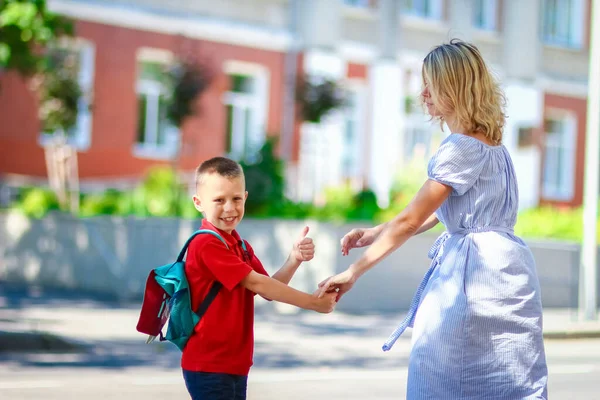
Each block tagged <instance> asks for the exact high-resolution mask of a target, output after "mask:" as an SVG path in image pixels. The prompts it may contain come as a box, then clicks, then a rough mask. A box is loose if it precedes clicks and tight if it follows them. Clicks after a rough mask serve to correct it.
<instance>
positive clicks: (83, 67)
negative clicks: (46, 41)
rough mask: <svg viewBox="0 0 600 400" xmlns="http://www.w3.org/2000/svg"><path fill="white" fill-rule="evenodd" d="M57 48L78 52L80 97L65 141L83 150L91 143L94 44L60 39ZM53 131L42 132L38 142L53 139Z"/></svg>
mask: <svg viewBox="0 0 600 400" xmlns="http://www.w3.org/2000/svg"><path fill="white" fill-rule="evenodd" d="M58 46H59V48H61V49H66V50H69V51H76V52H78V53H79V66H80V68H79V73H78V76H77V83H79V88H80V89H81V93H82V95H81V97H79V102H78V106H77V121H76V123H75V127H74V128H73V132H72V134H71V135H68V137H67V143H68V144H70V145H71V146H73V147H74V148H75V149H76V150H77V151H80V152H84V151H86V150H88V149H89V148H90V146H91V144H92V110H91V104H92V98H93V93H94V73H95V57H96V46H95V45H94V43H93V42H91V41H89V40H86V39H82V38H67V39H62V40H61V41H59V43H58ZM54 134H55V133H54V132H52V133H51V132H42V133H41V134H40V136H39V140H38V142H39V144H40V145H41V146H46V145H48V144H50V143H52V142H53V140H54V139H55V136H54Z"/></svg>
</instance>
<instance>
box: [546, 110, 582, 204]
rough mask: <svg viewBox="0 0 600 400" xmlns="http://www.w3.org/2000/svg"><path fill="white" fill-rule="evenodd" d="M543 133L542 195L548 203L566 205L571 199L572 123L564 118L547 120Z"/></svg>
mask: <svg viewBox="0 0 600 400" xmlns="http://www.w3.org/2000/svg"><path fill="white" fill-rule="evenodd" d="M544 130H545V133H546V135H545V149H544V156H545V158H544V171H543V173H544V179H543V186H542V195H543V197H544V198H546V199H549V200H562V201H569V200H571V199H572V198H573V181H574V177H575V150H576V148H575V139H576V138H575V136H576V120H575V118H574V117H572V116H568V115H567V116H561V117H558V118H548V119H546V120H545V121H544Z"/></svg>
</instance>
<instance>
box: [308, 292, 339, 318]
mask: <svg viewBox="0 0 600 400" xmlns="http://www.w3.org/2000/svg"><path fill="white" fill-rule="evenodd" d="M337 297H338V295H337V293H336V292H330V293H325V294H324V295H319V290H317V291H316V292H314V293H313V303H314V307H313V310H314V311H317V312H320V313H323V314H328V313H330V312H332V311H333V310H334V309H335V305H336V303H337Z"/></svg>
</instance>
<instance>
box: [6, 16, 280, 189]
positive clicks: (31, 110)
mask: <svg viewBox="0 0 600 400" xmlns="http://www.w3.org/2000/svg"><path fill="white" fill-rule="evenodd" d="M76 32H77V36H79V37H82V38H84V39H87V40H89V41H91V42H93V43H94V45H95V48H96V51H95V71H94V97H93V111H92V115H93V127H92V139H91V147H90V148H89V149H88V150H87V151H85V152H82V153H80V154H79V174H80V177H81V178H82V179H85V178H102V177H120V176H123V177H125V176H139V175H140V174H142V173H143V172H144V171H145V170H146V168H148V167H149V166H151V165H153V164H157V163H161V162H160V161H157V160H150V159H141V158H137V157H135V156H134V155H133V154H132V149H133V146H134V143H135V140H136V132H137V126H136V124H137V102H136V93H135V82H136V78H137V76H136V52H137V49H138V48H140V47H151V48H159V49H165V50H170V51H172V52H173V53H175V54H177V53H178V52H179V50H180V49H182V47H183V48H185V49H193V50H194V51H198V52H199V53H200V54H202V55H206V56H208V57H209V58H210V59H211V60H212V62H213V63H214V65H215V68H216V70H217V71H219V72H220V75H219V76H218V77H217V79H216V80H215V82H214V84H213V85H212V87H211V88H210V89H209V90H208V91H207V93H205V95H204V96H203V97H202V99H201V100H200V102H201V105H202V110H203V114H202V116H200V117H194V118H190V119H189V120H188V121H187V122H186V123H185V124H184V127H183V131H184V132H183V142H184V148H183V154H182V157H181V163H180V165H181V168H182V169H186V170H190V169H193V168H194V167H195V166H196V165H197V164H198V163H199V162H201V161H202V160H203V159H205V158H208V157H212V156H215V155H219V154H222V153H223V151H224V146H225V129H226V121H225V108H224V107H223V105H222V102H221V94H222V93H223V91H225V90H227V80H226V77H225V75H224V74H223V73H222V71H223V62H224V61H225V60H239V61H247V62H253V63H258V64H262V65H264V66H266V67H267V68H268V69H269V71H270V82H269V99H268V101H269V113H268V121H267V132H269V133H272V132H275V133H279V130H280V126H281V114H282V113H281V107H282V95H283V81H282V79H283V65H284V64H283V63H284V55H283V53H278V52H273V51H266V50H259V49H253V48H244V47H239V46H234V45H227V44H221V43H214V42H206V41H198V40H191V39H185V38H180V37H176V36H169V35H164V34H159V33H152V32H146V31H138V30H133V29H126V28H121V27H115V26H110V25H103V24H97V23H90V22H81V21H80V22H77V24H76ZM1 82H2V92H1V93H0V121H2V123H1V124H0V149H1V157H0V173H12V174H22V175H30V176H45V175H46V169H45V163H44V158H43V151H42V149H41V147H40V146H39V145H38V136H39V134H38V132H39V123H38V122H37V118H36V105H35V100H34V96H33V95H32V94H31V93H30V92H28V91H27V90H26V86H25V84H24V83H23V82H21V80H20V79H18V78H17V77H15V76H13V75H12V74H7V75H6V76H4V77H2V79H1ZM163 163H164V162H163Z"/></svg>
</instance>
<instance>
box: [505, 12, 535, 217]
mask: <svg viewBox="0 0 600 400" xmlns="http://www.w3.org/2000/svg"><path fill="white" fill-rule="evenodd" d="M502 4H503V8H504V14H503V16H502V19H503V26H504V29H503V32H502V36H503V42H502V43H503V55H504V57H503V64H502V67H503V75H504V77H503V80H502V81H503V84H504V90H505V93H506V98H507V102H508V104H507V110H506V111H507V114H508V115H509V118H508V119H507V121H506V126H505V128H504V144H505V145H506V147H507V148H508V150H509V151H510V153H511V155H512V158H513V162H514V164H515V170H516V174H517V181H518V184H519V208H520V209H526V208H531V207H535V206H537V205H538V203H539V198H540V193H539V186H540V181H541V179H542V170H541V153H540V149H539V148H538V146H537V145H536V144H535V143H534V144H532V145H530V146H527V147H522V148H519V146H518V139H519V135H518V134H519V129H520V128H525V129H526V128H532V127H533V128H539V127H541V126H543V116H544V93H543V91H542V89H540V88H539V87H538V86H537V85H536V78H537V76H538V69H539V59H540V51H541V48H540V44H539V42H540V41H539V22H540V18H541V15H540V13H541V3H540V0H531V1H529V2H528V4H527V7H523V5H522V4H521V2H518V1H505V2H503V3H502Z"/></svg>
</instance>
